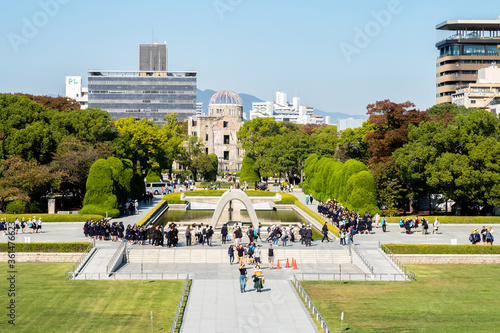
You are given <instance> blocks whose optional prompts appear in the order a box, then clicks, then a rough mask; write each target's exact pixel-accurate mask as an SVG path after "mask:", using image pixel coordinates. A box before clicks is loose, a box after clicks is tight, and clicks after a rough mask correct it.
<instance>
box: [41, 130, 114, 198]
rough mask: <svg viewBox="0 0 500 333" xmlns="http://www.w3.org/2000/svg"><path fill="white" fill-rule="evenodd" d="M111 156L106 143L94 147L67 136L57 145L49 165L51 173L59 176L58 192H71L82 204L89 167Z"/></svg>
mask: <svg viewBox="0 0 500 333" xmlns="http://www.w3.org/2000/svg"><path fill="white" fill-rule="evenodd" d="M111 154H112V152H111V150H110V148H109V145H108V144H106V143H97V144H96V145H95V147H94V146H93V145H91V144H89V143H86V142H83V141H81V140H78V139H76V138H74V137H71V136H68V137H67V139H66V140H65V141H64V142H61V143H60V144H59V145H58V147H57V151H56V152H55V153H54V157H53V160H52V163H51V164H50V170H51V172H56V173H59V174H60V175H61V184H60V187H59V190H60V191H62V192H71V193H72V194H73V196H75V197H77V198H79V199H80V201H81V202H83V198H84V196H85V191H86V184H87V177H88V174H89V171H90V167H91V166H92V164H93V163H94V162H95V161H97V160H98V159H100V158H107V157H110V156H111Z"/></svg>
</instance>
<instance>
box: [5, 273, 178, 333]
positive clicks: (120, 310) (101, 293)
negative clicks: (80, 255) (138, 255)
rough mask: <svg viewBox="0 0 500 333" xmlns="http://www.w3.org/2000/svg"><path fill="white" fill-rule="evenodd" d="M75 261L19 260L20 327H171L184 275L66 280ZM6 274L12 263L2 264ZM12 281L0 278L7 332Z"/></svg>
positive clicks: (41, 329)
mask: <svg viewBox="0 0 500 333" xmlns="http://www.w3.org/2000/svg"><path fill="white" fill-rule="evenodd" d="M70 266H71V265H70V264H67V263H65V264H49V263H18V264H16V269H17V274H16V296H15V302H16V325H15V331H16V332H151V319H150V311H151V310H152V311H153V317H154V318H153V321H154V330H155V331H160V330H161V331H163V332H170V328H171V326H172V322H173V319H174V316H175V311H176V309H177V304H178V302H179V298H180V296H181V292H182V288H183V287H184V281H172V280H163V281H145V282H144V284H142V283H141V281H65V280H64V272H65V271H66V270H67V269H68V268H69V267H70ZM0 269H1V271H2V273H3V274H2V276H6V273H5V272H7V264H5V263H2V264H0ZM8 287H9V286H8V281H7V279H6V278H2V279H0V290H1V292H2V302H1V303H2V308H3V312H2V317H3V318H2V320H1V321H0V332H6V331H7V330H8V329H9V328H11V325H9V324H7V319H8V318H7V317H6V314H7V309H6V306H7V302H8V299H7V290H8V289H9V288H8Z"/></svg>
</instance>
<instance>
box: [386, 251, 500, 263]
mask: <svg viewBox="0 0 500 333" xmlns="http://www.w3.org/2000/svg"><path fill="white" fill-rule="evenodd" d="M395 257H396V258H398V259H399V260H400V261H401V262H402V263H403V264H405V265H428V264H431V265H447V264H451V265H498V264H500V255H498V254H396V255H395Z"/></svg>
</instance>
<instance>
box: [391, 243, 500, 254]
mask: <svg viewBox="0 0 500 333" xmlns="http://www.w3.org/2000/svg"><path fill="white" fill-rule="evenodd" d="M385 246H387V248H388V249H389V250H391V252H392V253H394V254H500V245H487V246H484V245H448V244H385Z"/></svg>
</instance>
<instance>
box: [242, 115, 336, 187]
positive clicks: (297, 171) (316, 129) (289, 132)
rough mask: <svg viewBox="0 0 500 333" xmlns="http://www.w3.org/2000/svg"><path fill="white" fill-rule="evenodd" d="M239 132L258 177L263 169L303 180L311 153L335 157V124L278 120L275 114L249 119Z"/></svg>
mask: <svg viewBox="0 0 500 333" xmlns="http://www.w3.org/2000/svg"><path fill="white" fill-rule="evenodd" d="M237 136H238V141H239V144H240V146H241V148H243V149H244V150H245V154H246V156H247V157H248V158H250V159H251V161H253V162H254V168H255V169H256V172H257V174H258V175H259V177H260V175H261V173H262V172H270V173H278V174H281V175H284V177H285V178H286V180H287V181H288V182H291V183H292V182H297V183H298V182H302V179H303V176H304V163H305V161H306V159H307V158H308V157H309V156H310V155H311V154H313V153H317V154H318V155H321V156H329V157H332V156H333V155H334V154H335V150H336V146H337V127H336V126H325V125H297V124H293V123H290V122H281V123H277V122H276V121H275V120H274V118H255V119H252V120H250V121H247V122H246V123H245V124H243V126H242V127H241V128H240V130H239V131H238V134H237ZM249 162H250V161H249ZM247 164H248V163H247ZM245 165H246V164H245V163H243V166H245ZM242 171H243V170H242ZM245 172H246V171H245Z"/></svg>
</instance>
